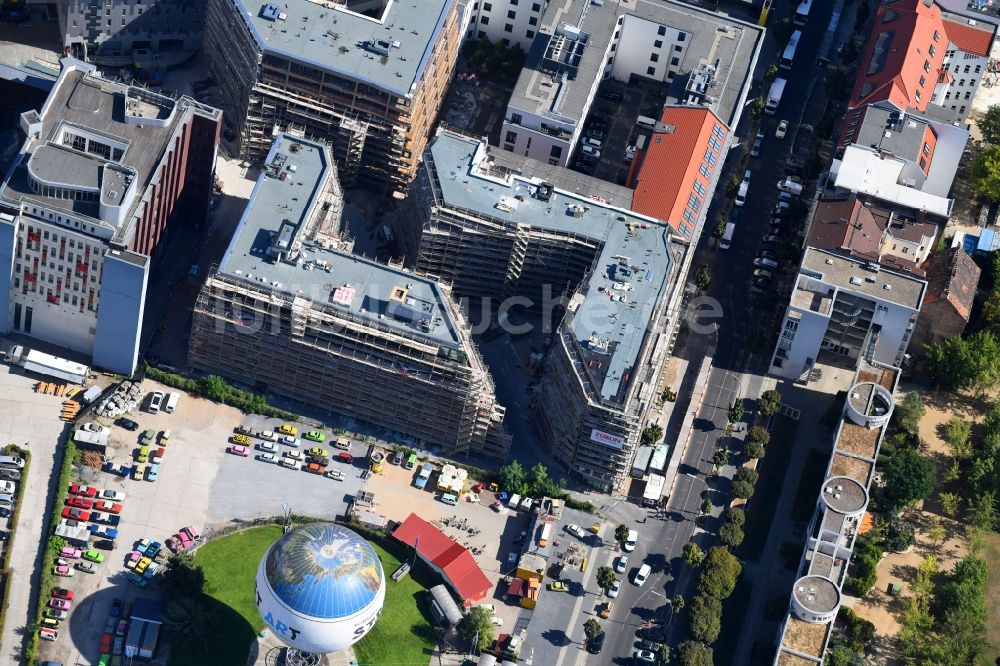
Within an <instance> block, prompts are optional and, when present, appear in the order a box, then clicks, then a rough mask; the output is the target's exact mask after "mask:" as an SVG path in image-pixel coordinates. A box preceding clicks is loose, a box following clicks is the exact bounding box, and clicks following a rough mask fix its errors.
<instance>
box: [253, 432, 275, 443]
mask: <svg viewBox="0 0 1000 666" xmlns="http://www.w3.org/2000/svg"><path fill="white" fill-rule="evenodd" d="M257 437H258V438H259V439H263V440H266V441H268V442H276V441H278V435H276V434H275V432H274V431H273V430H261V431H260V432H258V433H257Z"/></svg>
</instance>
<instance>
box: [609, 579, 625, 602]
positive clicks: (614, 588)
mask: <svg viewBox="0 0 1000 666" xmlns="http://www.w3.org/2000/svg"><path fill="white" fill-rule="evenodd" d="M621 589H622V579H621V578H615V582H613V583H612V584H611V587H609V588H608V596H609V597H611V598H612V599H614V598H616V597H617V596H618V591H619V590H621Z"/></svg>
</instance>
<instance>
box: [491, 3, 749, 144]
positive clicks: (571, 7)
mask: <svg viewBox="0 0 1000 666" xmlns="http://www.w3.org/2000/svg"><path fill="white" fill-rule="evenodd" d="M623 15H632V16H636V17H638V18H641V19H645V20H647V21H650V22H652V23H656V24H659V25H664V26H669V27H671V28H674V29H676V30H679V31H682V32H684V33H686V35H687V37H686V49H685V51H684V59H683V61H682V62H681V63H680V71H681V72H682V73H683V74H685V75H686V74H689V73H690V74H691V75H692V76H693V75H694V72H695V70H698V69H699V67H700V66H701V65H708V66H713V65H715V64H716V62H717V63H718V66H717V69H716V72H715V76H714V81H715V84H714V86H713V87H711V88H710V89H709V91H708V95H709V96H710V97H712V98H715V100H716V101H715V102H714V103H713V104H712V109H713V110H714V111H715V113H716V115H718V116H719V117H720V118H721V119H722V120H723V121H724V122H725V123H726V124H727V125H729V126H733V125H734V122H733V121H734V120H735V119H736V118H738V116H739V113H740V112H741V106H740V104H741V101H742V99H743V97H742V94H743V87H744V86H745V85H746V83H747V77H748V76H749V75H750V72H749V67H748V63H751V62H752V61H753V60H754V57H755V53H756V50H757V48H758V46H759V44H760V40H761V38H762V37H763V29H762V28H759V27H758V26H756V25H753V24H750V23H746V22H743V21H740V20H738V19H734V18H731V17H727V16H724V15H721V14H717V13H715V12H710V11H707V10H703V9H700V8H698V7H693V6H691V5H688V4H683V3H680V2H674V1H673V0H621V1H620V2H613V3H612V2H604V3H597V2H592V1H591V0H552V1H551V2H550V3H549V6H548V8H547V9H546V11H545V14H544V15H543V17H542V21H541V29H540V30H539V32H538V35H536V37H535V39H534V42H533V43H532V45H531V48H530V49H529V51H528V57H527V59H526V61H525V66H524V69H523V70H522V71H521V75H520V77H519V78H518V80H517V84H516V85H515V87H514V92H513V94H512V95H511V98H510V103H509V104H510V106H512V107H515V108H518V109H523V110H525V111H529V112H533V113H536V114H538V115H542V116H544V115H546V114H556V115H557V116H561V117H563V118H570V119H574V120H579V119H580V117H581V114H582V113H583V112H584V111H585V110H586V109H585V106H586V102H587V98H588V96H589V94H590V89H591V87H592V85H593V82H594V81H596V80H598V79H600V78H601V71H602V70H603V68H604V66H605V62H606V60H607V52H608V48H609V46H610V45H611V42H612V39H613V38H614V32H615V30H616V28H617V19H618V17H620V16H623ZM562 23H567V24H569V25H570V26H573V27H575V28H576V29H578V30H579V33H580V37H581V38H580V39H577V40H574V41H576V42H578V43H577V44H576V45H575V47H574V48H573V49H568V48H566V47H565V46H564V47H563V48H562V49H561V50H562V51H565V52H567V53H570V52H572V53H571V55H572V56H573V57H572V58H571V59H572V61H573V62H572V67H571V68H570V69H572V75H571V76H570V77H567V78H563V79H562V80H560V81H556V82H553V75H552V74H550V73H549V72H548V71H543V70H548V69H550V68H551V57H547V55H549V56H551V51H552V48H550V46H551V45H550V42H552V41H554V40H559V37H560V36H559V35H557V34H556V32H557V28H558V27H559V25H560V24H562ZM584 38H585V39H584ZM562 41H563V42H565V40H562ZM564 68H565V67H564ZM687 78H688V77H687V76H684V77H677V78H675V80H674V82H675V83H676V85H675V86H673V87H672V88H671V92H670V93H668V103H679V102H683V101H684V98H685V90H684V85H685V82H686V81H687Z"/></svg>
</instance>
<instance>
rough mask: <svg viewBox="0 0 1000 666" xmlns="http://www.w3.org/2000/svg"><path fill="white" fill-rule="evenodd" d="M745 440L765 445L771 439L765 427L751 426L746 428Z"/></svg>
mask: <svg viewBox="0 0 1000 666" xmlns="http://www.w3.org/2000/svg"><path fill="white" fill-rule="evenodd" d="M747 441H748V442H752V443H756V444H764V445H766V444H767V443H768V442H770V441H771V433H769V432H768V431H767V428H764V427H763V426H753V427H752V428H750V429H749V430H747Z"/></svg>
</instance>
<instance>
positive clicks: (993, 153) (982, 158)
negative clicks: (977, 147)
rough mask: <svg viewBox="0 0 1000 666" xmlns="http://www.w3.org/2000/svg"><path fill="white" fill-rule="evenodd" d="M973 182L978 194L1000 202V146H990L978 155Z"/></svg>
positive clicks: (972, 174)
mask: <svg viewBox="0 0 1000 666" xmlns="http://www.w3.org/2000/svg"><path fill="white" fill-rule="evenodd" d="M971 181H972V187H973V188H975V190H976V193H977V194H979V195H980V196H983V197H986V198H987V199H990V200H992V201H1000V146H990V147H989V148H987V149H986V150H983V151H982V152H980V153H979V154H978V155H976V158H975V160H973V162H972V173H971Z"/></svg>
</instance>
